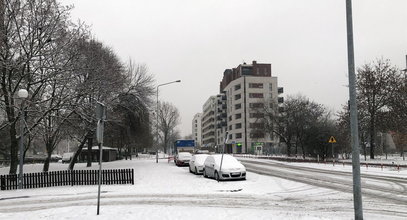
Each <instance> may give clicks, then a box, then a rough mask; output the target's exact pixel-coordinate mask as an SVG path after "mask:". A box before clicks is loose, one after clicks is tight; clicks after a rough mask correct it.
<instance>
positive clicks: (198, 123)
mask: <svg viewBox="0 0 407 220" xmlns="http://www.w3.org/2000/svg"><path fill="white" fill-rule="evenodd" d="M192 136H193V138H194V140H195V145H196V146H197V147H199V146H201V145H202V113H196V114H195V115H194V118H193V119H192Z"/></svg>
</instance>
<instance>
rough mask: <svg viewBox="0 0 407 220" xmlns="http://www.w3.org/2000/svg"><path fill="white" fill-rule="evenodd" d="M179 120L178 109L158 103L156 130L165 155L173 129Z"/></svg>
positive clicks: (173, 132) (167, 104)
mask: <svg viewBox="0 0 407 220" xmlns="http://www.w3.org/2000/svg"><path fill="white" fill-rule="evenodd" d="M179 122H180V118H179V113H178V109H177V108H176V107H175V106H174V105H172V104H170V103H168V102H160V104H159V108H158V130H159V135H160V138H161V141H162V146H163V148H164V153H167V147H168V146H169V144H170V137H171V136H172V135H173V134H175V132H176V130H175V127H176V126H177V125H178V124H179Z"/></svg>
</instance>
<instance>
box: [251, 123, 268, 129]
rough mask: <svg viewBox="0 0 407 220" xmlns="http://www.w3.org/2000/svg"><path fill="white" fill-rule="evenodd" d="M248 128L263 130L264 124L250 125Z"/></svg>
mask: <svg viewBox="0 0 407 220" xmlns="http://www.w3.org/2000/svg"><path fill="white" fill-rule="evenodd" d="M249 127H250V128H257V129H263V128H264V124H263V123H250V125H249Z"/></svg>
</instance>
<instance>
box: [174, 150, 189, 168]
mask: <svg viewBox="0 0 407 220" xmlns="http://www.w3.org/2000/svg"><path fill="white" fill-rule="evenodd" d="M191 158H192V154H191V153H189V152H179V153H178V154H177V156H175V160H174V162H175V164H176V165H177V166H188V164H189V161H190V160H191Z"/></svg>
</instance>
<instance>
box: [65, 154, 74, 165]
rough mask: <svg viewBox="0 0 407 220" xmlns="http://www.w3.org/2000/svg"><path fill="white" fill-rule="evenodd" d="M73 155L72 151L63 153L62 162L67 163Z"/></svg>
mask: <svg viewBox="0 0 407 220" xmlns="http://www.w3.org/2000/svg"><path fill="white" fill-rule="evenodd" d="M72 157H73V153H64V154H63V155H62V163H69V162H71V159H72Z"/></svg>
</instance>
